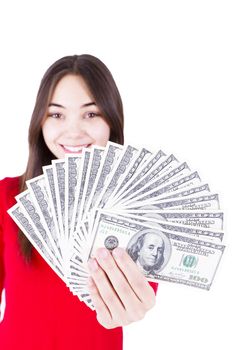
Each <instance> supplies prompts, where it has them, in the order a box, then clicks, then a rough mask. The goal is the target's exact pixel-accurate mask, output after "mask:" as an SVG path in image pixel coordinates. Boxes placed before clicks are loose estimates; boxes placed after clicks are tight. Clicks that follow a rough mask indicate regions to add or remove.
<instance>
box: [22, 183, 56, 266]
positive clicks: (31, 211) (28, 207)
mask: <svg viewBox="0 0 233 350" xmlns="http://www.w3.org/2000/svg"><path fill="white" fill-rule="evenodd" d="M15 198H16V200H17V202H18V203H19V206H20V208H21V211H22V212H23V213H24V216H25V217H26V218H27V219H28V221H29V222H31V221H32V223H33V224H34V225H35V227H36V229H37V231H38V232H39V234H40V236H39V238H40V240H41V241H42V243H43V244H44V245H45V246H47V248H48V250H49V251H50V252H51V255H52V256H53V259H54V260H57V261H58V264H60V266H62V262H61V261H62V256H61V252H60V250H59V249H58V247H57V245H56V244H55V242H54V240H53V239H51V234H50V231H49V230H48V227H47V225H45V223H44V217H41V214H40V213H38V211H37V210H36V207H35V205H34V203H33V200H32V198H31V195H30V192H29V190H26V191H24V192H22V193H20V194H19V195H18V196H16V197H15ZM22 208H24V211H23V209H22ZM30 219H31V221H30Z"/></svg>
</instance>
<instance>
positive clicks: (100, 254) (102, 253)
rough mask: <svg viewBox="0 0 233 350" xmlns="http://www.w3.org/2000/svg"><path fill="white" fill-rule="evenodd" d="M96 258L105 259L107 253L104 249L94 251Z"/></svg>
mask: <svg viewBox="0 0 233 350" xmlns="http://www.w3.org/2000/svg"><path fill="white" fill-rule="evenodd" d="M96 256H97V257H98V258H100V259H106V258H107V257H108V256H109V252H108V250H107V249H105V248H99V249H97V250H96Z"/></svg>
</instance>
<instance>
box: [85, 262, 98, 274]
mask: <svg viewBox="0 0 233 350" xmlns="http://www.w3.org/2000/svg"><path fill="white" fill-rule="evenodd" d="M87 265H88V267H89V269H90V271H91V272H95V271H97V270H98V264H97V262H96V260H95V259H89V260H88V263H87Z"/></svg>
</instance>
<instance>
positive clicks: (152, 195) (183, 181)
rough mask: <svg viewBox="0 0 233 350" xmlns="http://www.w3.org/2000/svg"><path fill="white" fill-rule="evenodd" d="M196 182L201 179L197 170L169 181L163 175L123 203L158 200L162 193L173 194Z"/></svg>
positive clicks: (199, 181) (196, 183) (192, 185)
mask: <svg viewBox="0 0 233 350" xmlns="http://www.w3.org/2000/svg"><path fill="white" fill-rule="evenodd" d="M164 184H165V185H164ZM198 184H199V185H200V184H201V179H200V176H199V174H198V172H197V171H195V172H194V173H190V174H188V175H185V176H183V177H181V178H178V179H175V181H173V178H171V181H169V182H167V181H166V180H165V181H164V177H163V178H161V179H159V180H157V181H156V182H154V183H153V184H152V185H149V186H147V187H144V189H141V190H140V191H139V192H138V193H135V195H132V196H131V198H129V199H126V200H125V202H124V204H123V205H129V203H132V202H133V203H134V202H136V201H146V200H152V199H153V200H155V199H156V200H159V199H162V197H163V195H164V193H165V194H169V193H171V192H172V193H173V194H174V195H175V193H176V192H178V191H180V190H184V189H186V190H187V189H188V188H191V187H194V186H195V185H198Z"/></svg>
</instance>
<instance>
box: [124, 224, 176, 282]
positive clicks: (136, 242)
mask: <svg viewBox="0 0 233 350" xmlns="http://www.w3.org/2000/svg"><path fill="white" fill-rule="evenodd" d="M126 250H127V252H128V254H129V255H130V256H131V258H132V259H133V260H134V261H135V263H136V264H137V265H138V266H139V268H140V269H141V270H142V271H143V273H144V274H145V276H147V277H150V276H152V277H153V276H155V275H156V273H158V272H159V271H161V270H163V268H164V267H165V265H166V264H167V263H168V261H169V258H170V256H171V244H170V241H169V239H168V238H167V236H166V235H165V234H163V233H162V232H161V231H159V230H158V229H149V228H148V229H144V230H142V231H140V232H138V233H136V234H135V235H134V236H133V237H132V238H131V240H130V241H129V243H128V246H127V248H126Z"/></svg>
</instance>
